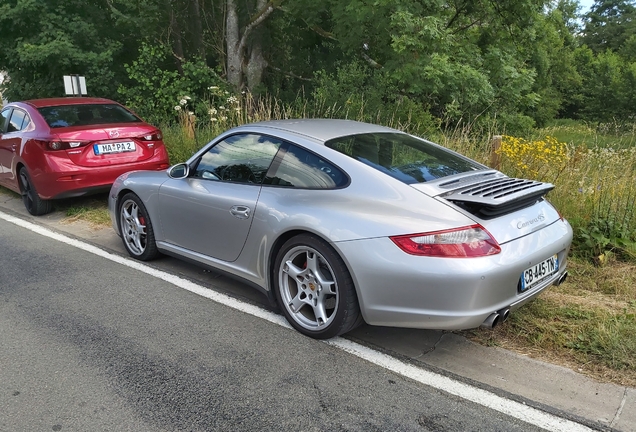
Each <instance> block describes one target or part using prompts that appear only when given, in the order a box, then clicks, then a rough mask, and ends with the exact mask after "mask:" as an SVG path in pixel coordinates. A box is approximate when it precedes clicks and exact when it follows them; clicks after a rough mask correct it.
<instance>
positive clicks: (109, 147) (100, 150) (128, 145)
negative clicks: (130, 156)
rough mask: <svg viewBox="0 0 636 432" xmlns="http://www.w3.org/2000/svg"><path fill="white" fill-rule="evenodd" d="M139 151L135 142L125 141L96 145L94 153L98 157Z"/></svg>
mask: <svg viewBox="0 0 636 432" xmlns="http://www.w3.org/2000/svg"><path fill="white" fill-rule="evenodd" d="M136 149H137V146H136V145H135V142H134V141H123V142H116V143H107V144H94V145H93V151H94V152H95V154H96V155H103V154H109V153H122V152H133V151H135V150H136Z"/></svg>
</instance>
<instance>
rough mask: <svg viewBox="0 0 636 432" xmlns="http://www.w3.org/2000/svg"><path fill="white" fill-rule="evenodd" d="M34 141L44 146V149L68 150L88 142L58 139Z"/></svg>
mask: <svg viewBox="0 0 636 432" xmlns="http://www.w3.org/2000/svg"><path fill="white" fill-rule="evenodd" d="M36 142H37V143H38V144H39V145H40V146H41V147H42V148H44V150H53V151H56V150H69V149H74V148H77V147H83V146H85V145H86V144H88V142H86V141H60V140H51V141H46V140H36Z"/></svg>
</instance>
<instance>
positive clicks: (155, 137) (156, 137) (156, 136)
mask: <svg viewBox="0 0 636 432" xmlns="http://www.w3.org/2000/svg"><path fill="white" fill-rule="evenodd" d="M139 138H140V139H142V140H144V141H161V140H162V139H163V135H161V131H160V130H156V131H154V132H152V133H149V134H146V135H142V136H141V137H139Z"/></svg>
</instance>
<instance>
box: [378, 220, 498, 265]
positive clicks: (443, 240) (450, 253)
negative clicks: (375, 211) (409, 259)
mask: <svg viewBox="0 0 636 432" xmlns="http://www.w3.org/2000/svg"><path fill="white" fill-rule="evenodd" d="M390 239H391V240H393V243H395V244H396V245H397V246H398V247H399V248H400V249H402V250H403V251H404V252H406V253H408V254H411V255H421V256H429V257H446V258H472V257H482V256H488V255H496V254H498V253H500V252H501V247H499V244H498V243H497V241H496V240H495V239H494V238H493V237H492V236H491V235H490V233H489V232H488V231H486V229H485V228H484V227H482V226H481V225H471V226H466V227H461V228H455V229H449V230H442V231H431V232H425V233H419V234H409V235H399V236H393V237H390Z"/></svg>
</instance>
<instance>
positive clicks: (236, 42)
mask: <svg viewBox="0 0 636 432" xmlns="http://www.w3.org/2000/svg"><path fill="white" fill-rule="evenodd" d="M239 31H240V30H239V19H238V11H237V5H236V0H227V17H226V19H225V43H226V47H227V80H228V82H229V83H230V84H232V85H233V86H234V87H235V88H236V89H241V87H243V68H242V63H243V53H242V52H241V51H242V48H241V43H240V40H241V37H240V33H239Z"/></svg>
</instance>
